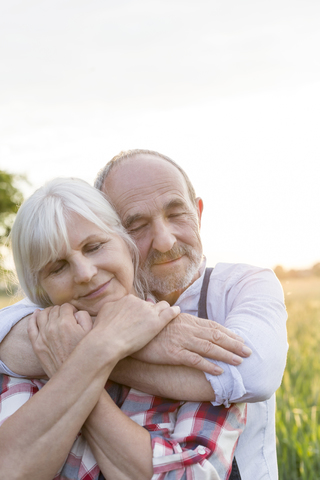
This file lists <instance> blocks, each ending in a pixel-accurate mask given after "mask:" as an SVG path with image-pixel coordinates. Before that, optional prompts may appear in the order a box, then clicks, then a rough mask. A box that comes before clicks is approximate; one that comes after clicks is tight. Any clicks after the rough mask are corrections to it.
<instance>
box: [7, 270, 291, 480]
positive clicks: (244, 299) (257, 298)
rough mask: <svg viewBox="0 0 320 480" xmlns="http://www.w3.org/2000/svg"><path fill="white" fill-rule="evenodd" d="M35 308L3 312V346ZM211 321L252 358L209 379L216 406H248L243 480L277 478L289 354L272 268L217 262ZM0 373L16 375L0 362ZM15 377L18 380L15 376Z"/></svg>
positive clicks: (195, 287) (196, 293)
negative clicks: (278, 421) (278, 396)
mask: <svg viewBox="0 0 320 480" xmlns="http://www.w3.org/2000/svg"><path fill="white" fill-rule="evenodd" d="M204 270H205V262H203V264H202V265H201V269H200V273H201V277H200V278H198V279H197V280H196V281H195V282H194V283H193V284H192V285H191V286H190V287H189V288H188V289H187V290H186V291H185V292H183V294H182V295H181V296H180V298H179V300H178V301H177V303H176V304H177V305H179V306H180V308H181V311H182V312H186V313H190V314H192V315H195V316H197V313H198V302H199V297H200V291H201V286H202V282H203V275H204ZM34 309H35V305H34V304H32V303H31V302H30V301H28V300H22V301H21V302H19V303H17V304H15V305H13V306H11V307H6V308H4V309H2V310H1V311H0V341H2V340H3V338H4V337H5V335H6V334H7V333H8V332H9V331H10V329H11V328H12V327H13V326H14V325H15V324H16V323H17V322H18V321H19V320H20V319H21V318H23V317H25V316H26V315H28V314H30V313H32V312H33V311H34ZM207 310H208V317H209V319H211V320H215V321H216V322H218V323H220V324H222V325H224V326H226V327H228V328H230V329H231V330H232V331H234V332H235V333H237V334H238V335H240V336H241V337H242V338H243V339H244V340H245V344H246V345H247V346H248V347H250V348H251V350H252V352H253V353H252V355H251V356H250V357H249V358H246V359H244V361H243V362H242V364H241V365H239V366H238V367H235V366H231V365H227V364H225V363H222V362H215V363H216V364H219V365H220V366H222V368H223V369H224V373H223V374H222V375H219V376H212V375H208V374H206V377H207V379H208V381H209V382H210V383H211V385H212V388H213V390H214V391H215V394H216V401H215V402H213V405H221V404H224V405H226V406H228V405H229V404H230V403H236V402H243V401H245V402H248V420H247V426H246V429H245V430H244V432H243V434H242V435H241V436H240V440H239V443H238V446H237V448H236V458H237V462H238V466H239V469H240V474H241V478H242V480H276V479H277V478H278V469H277V458H276V438H275V394H274V393H275V391H276V390H277V388H278V387H279V386H280V383H281V379H282V375H283V371H284V368H285V363H286V355H287V348H288V347H287V335H286V319H287V313H286V309H285V306H284V298H283V291H282V288H281V285H280V282H279V281H278V280H277V278H276V276H275V275H274V273H273V272H272V270H269V269H262V268H258V267H253V266H250V265H244V264H227V263H218V264H217V265H216V267H215V269H214V270H213V272H212V274H211V277H210V282H209V286H208V298H207ZM0 373H6V374H9V375H14V374H13V372H11V371H10V370H9V369H8V368H7V367H6V366H5V365H4V364H3V363H2V362H0ZM16 376H17V375H16Z"/></svg>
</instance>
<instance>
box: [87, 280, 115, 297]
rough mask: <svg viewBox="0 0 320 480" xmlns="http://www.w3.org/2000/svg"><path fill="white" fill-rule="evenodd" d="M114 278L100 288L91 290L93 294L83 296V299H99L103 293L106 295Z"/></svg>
mask: <svg viewBox="0 0 320 480" xmlns="http://www.w3.org/2000/svg"><path fill="white" fill-rule="evenodd" d="M111 280H112V278H111V279H110V280H108V281H107V282H106V283H103V284H102V285H100V287H97V288H96V289H94V290H91V292H89V293H87V294H86V295H82V298H89V299H91V298H96V297H99V295H101V294H102V293H104V292H105V291H106V290H107V288H108V286H109V284H110V282H111Z"/></svg>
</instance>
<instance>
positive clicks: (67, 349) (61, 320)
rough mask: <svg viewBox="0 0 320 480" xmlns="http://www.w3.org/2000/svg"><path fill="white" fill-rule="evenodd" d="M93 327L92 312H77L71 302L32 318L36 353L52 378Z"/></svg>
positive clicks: (31, 332) (30, 321)
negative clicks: (90, 313)
mask: <svg viewBox="0 0 320 480" xmlns="http://www.w3.org/2000/svg"><path fill="white" fill-rule="evenodd" d="M92 325H93V323H92V319H91V317H90V315H89V313H88V312H84V311H77V309H76V308H75V307H73V306H72V305H70V304H68V303H66V304H64V305H61V306H55V307H49V308H46V309H44V310H36V311H35V312H34V313H33V315H32V316H31V317H30V319H29V325H28V334H29V338H30V341H31V343H32V347H33V350H34V352H35V353H36V355H37V357H38V359H39V361H40V363H41V365H42V367H43V369H44V371H45V372H46V374H47V375H48V377H49V378H51V377H52V375H53V374H54V373H55V372H56V371H57V370H59V368H60V366H61V365H62V363H63V362H64V361H65V360H66V359H67V358H68V357H69V355H70V353H71V352H72V351H73V349H74V348H75V346H76V345H77V344H78V343H79V342H80V340H82V338H83V337H85V335H87V333H89V332H90V330H92Z"/></svg>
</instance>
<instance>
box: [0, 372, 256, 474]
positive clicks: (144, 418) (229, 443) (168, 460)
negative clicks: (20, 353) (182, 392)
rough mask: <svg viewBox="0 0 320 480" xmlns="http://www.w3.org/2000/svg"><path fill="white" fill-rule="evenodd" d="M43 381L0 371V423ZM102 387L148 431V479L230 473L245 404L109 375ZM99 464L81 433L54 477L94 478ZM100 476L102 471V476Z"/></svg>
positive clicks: (243, 424)
mask: <svg viewBox="0 0 320 480" xmlns="http://www.w3.org/2000/svg"><path fill="white" fill-rule="evenodd" d="M45 383H46V382H45V381H44V380H27V379H22V378H13V377H8V376H6V375H0V391H1V395H0V425H1V424H2V423H3V422H4V421H5V420H6V419H7V418H8V417H9V416H10V415H12V414H13V413H14V412H15V411H17V410H18V408H20V407H21V406H22V405H23V404H24V403H26V402H27V401H28V400H29V398H31V397H32V396H33V395H34V394H36V393H37V392H38V391H39V390H40V388H42V387H43V385H44V384H45ZM106 390H107V392H108V393H109V395H110V396H111V398H112V399H113V400H114V402H115V403H116V404H117V405H118V406H119V408H121V410H122V411H123V412H124V413H125V414H126V415H127V416H128V417H130V418H131V419H132V420H134V421H135V422H136V423H138V424H139V425H141V426H143V427H144V428H146V429H147V430H148V431H149V433H150V437H151V442H152V450H153V467H154V475H153V477H152V480H162V479H165V478H167V479H169V478H170V479H171V480H180V479H181V480H182V479H183V480H193V479H201V480H205V479H210V480H225V479H227V478H228V477H229V474H230V471H231V465H232V459H233V454H234V450H235V447H236V445H237V442H238V439H239V435H240V434H241V432H242V431H243V429H244V427H245V423H246V405H245V404H237V405H231V406H230V407H229V408H225V407H223V406H221V407H213V406H212V405H211V403H209V402H205V403H195V402H176V401H174V400H170V399H166V398H160V397H155V396H152V395H147V394H145V393H142V392H139V391H138V390H134V389H130V388H128V387H124V386H121V385H118V384H116V383H114V382H111V381H108V382H107V384H106ZM99 475H100V470H99V467H98V465H97V463H96V460H95V458H94V456H93V454H92V452H91V450H90V447H89V445H88V443H87V442H86V440H85V439H84V437H82V436H81V433H79V435H78V436H77V438H76V440H75V442H74V444H73V446H72V449H71V451H70V452H69V454H68V456H67V458H66V461H65V463H64V464H63V465H62V467H61V469H60V470H59V472H58V473H57V475H56V476H55V477H54V480H98V479H99ZM100 478H101V477H100Z"/></svg>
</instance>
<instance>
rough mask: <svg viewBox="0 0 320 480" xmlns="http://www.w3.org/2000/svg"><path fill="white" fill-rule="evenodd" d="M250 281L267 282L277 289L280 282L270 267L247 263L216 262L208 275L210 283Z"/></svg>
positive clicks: (232, 283)
mask: <svg viewBox="0 0 320 480" xmlns="http://www.w3.org/2000/svg"><path fill="white" fill-rule="evenodd" d="M251 281H252V282H263V283H267V284H270V285H272V286H274V287H276V288H277V289H278V288H279V287H280V282H279V280H278V278H277V277H276V275H275V273H274V271H273V270H272V269H271V268H266V267H257V266H254V265H249V264H247V263H217V264H216V266H215V267H214V269H213V271H212V273H211V276H210V283H211V284H212V283H215V284H223V285H224V286H225V287H227V286H229V287H232V286H234V285H236V284H243V283H247V282H251ZM280 288H281V287H280ZM281 290H282V288H281Z"/></svg>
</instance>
